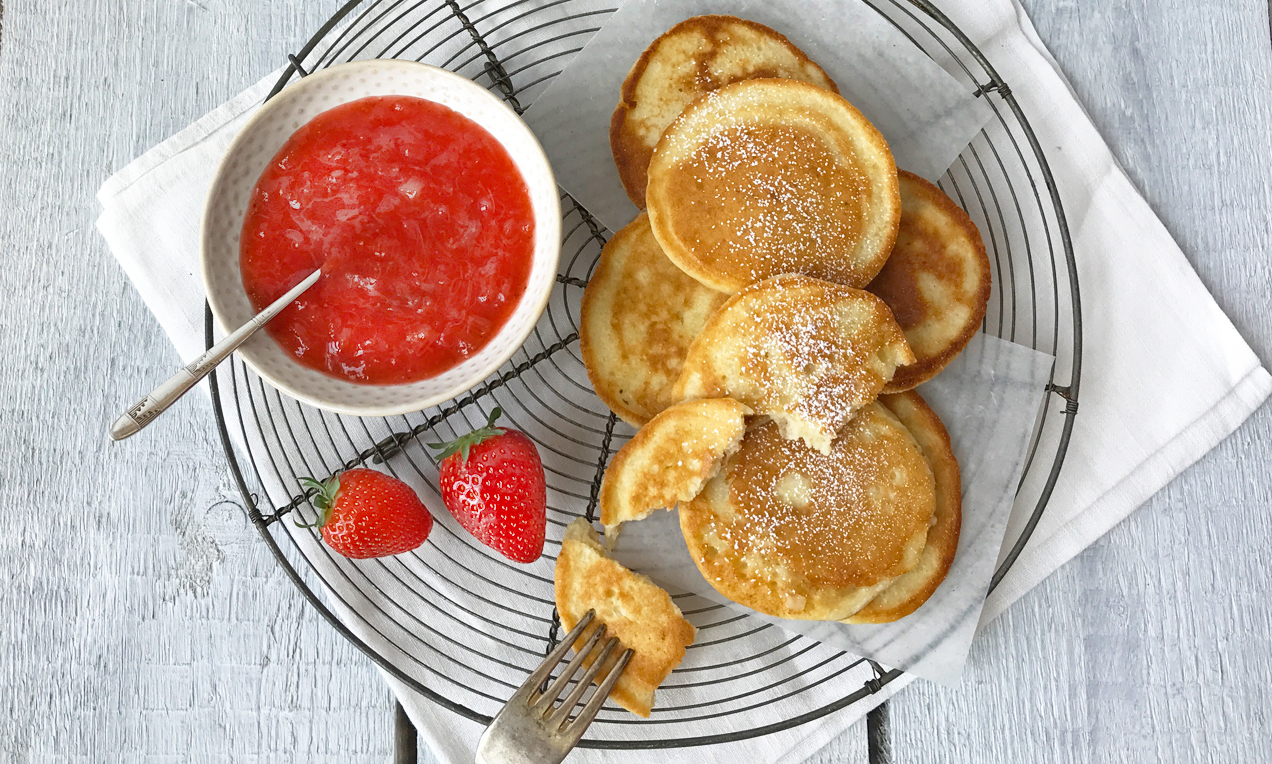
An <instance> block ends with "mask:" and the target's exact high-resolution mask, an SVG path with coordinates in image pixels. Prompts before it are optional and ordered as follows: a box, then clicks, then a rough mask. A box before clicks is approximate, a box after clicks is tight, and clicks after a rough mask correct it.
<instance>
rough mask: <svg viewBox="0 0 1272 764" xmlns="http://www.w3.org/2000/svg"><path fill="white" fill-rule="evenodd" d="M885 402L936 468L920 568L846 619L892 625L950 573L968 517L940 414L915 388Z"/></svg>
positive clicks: (882, 398) (886, 397) (884, 398)
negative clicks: (932, 510)
mask: <svg viewBox="0 0 1272 764" xmlns="http://www.w3.org/2000/svg"><path fill="white" fill-rule="evenodd" d="M879 404H880V405H882V406H883V407H884V408H886V409H887V410H888V411H890V412H892V414H894V415H895V416H896V418H897V419H898V421H900V422H901V424H903V425H905V428H906V429H907V430H909V431H910V435H912V436H913V437H914V440H915V442H916V443H918V445H919V450H920V451H921V452H922V453H923V458H924V459H925V460H926V461H927V463H928V466H929V467H930V468H931V469H932V477H933V479H934V481H935V482H934V486H935V491H936V512H935V514H934V515H933V517H932V527H931V528H930V529H928V534H927V541H926V543H925V544H924V546H923V551H922V552H920V553H919V561H918V563H917V564H916V565H915V566H914V568H913V569H911V570H910V571H909V572H908V573H906V574H904V575H902V576H901V577H900V578H897V579H896V580H895V581H893V582H892V583H891V584H889V585H888V587H887V588H886V589H884V590H883V591H881V592H879V593H878V594H877V595H875V598H874V599H872V600H870V604H868V605H866V606H865V607H864V608H862V609H861V610H858V611H857V612H856V613H855V614H853V615H852V616H851V617H849V618H847V619H846V620H845V621H844V622H845V623H889V622H891V621H895V620H897V619H899V618H903V617H905V616H907V615H909V614H910V613H913V612H914V611H915V610H918V609H919V606H921V605H922V604H923V603H924V602H927V601H928V598H929V597H931V596H932V594H933V592H935V591H936V589H937V587H938V586H940V585H941V582H942V581H944V580H945V574H946V573H948V572H949V570H950V565H952V564H953V563H954V554H955V552H957V551H958V535H959V529H960V527H961V526H962V520H963V514H962V513H963V486H962V482H961V481H962V479H961V477H960V475H959V470H958V460H957V459H956V458H954V451H953V449H951V448H950V436H949V433H947V432H946V431H945V425H943V424H941V420H940V418H939V417H937V415H936V412H934V411H933V410H932V409H931V408H929V407H928V405H927V403H926V402H925V401H924V400H923V398H922V397H920V396H919V394H918V393H916V392H914V391H913V390H910V391H908V392H904V393H898V394H896V395H881V396H879Z"/></svg>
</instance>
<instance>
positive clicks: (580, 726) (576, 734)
mask: <svg viewBox="0 0 1272 764" xmlns="http://www.w3.org/2000/svg"><path fill="white" fill-rule="evenodd" d="M631 659H632V649H631V648H630V647H629V648H627V649H626V650H624V651H623V654H622V655H620V656H618V663H615V664H614V668H612V669H610V672H609V673H608V674H606V675H605V680H604V681H603V682H601V686H600V687H597V688H596V692H595V693H593V695H592V697H590V698H588V701H587V705H586V706H583V710H582V711H580V712H579V715H578V716H576V717H574V721H572V722H570V724H569V726H568V727H566V728H565V729H564V730H563V732H564V734H565V735H566V737H568V738H569V739H570V740H571V741H573V742H578V739H579V738H581V737H583V732H584V731H586V730H587V727H588V725H589V724H591V723H592V720H593V719H595V718H596V712H597V711H600V710H601V706H602V705H604V703H605V699H606V698H608V697H609V694H610V690H612V689H614V684H615V683H616V682H617V681H618V678H619V677H620V676H622V675H623V669H625V668H627V662H628V661H630V660H631Z"/></svg>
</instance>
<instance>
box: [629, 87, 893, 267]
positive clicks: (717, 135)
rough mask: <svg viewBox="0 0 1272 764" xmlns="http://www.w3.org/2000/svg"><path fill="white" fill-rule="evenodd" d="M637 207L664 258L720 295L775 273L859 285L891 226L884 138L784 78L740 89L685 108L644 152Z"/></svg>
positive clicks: (849, 108) (814, 90) (836, 101)
mask: <svg viewBox="0 0 1272 764" xmlns="http://www.w3.org/2000/svg"><path fill="white" fill-rule="evenodd" d="M645 201H646V209H647V210H648V211H649V223H650V225H651V226H652V227H653V229H654V236H655V237H657V239H658V243H659V244H661V245H662V248H663V251H664V252H666V253H667V257H669V258H671V261H672V262H673V263H675V264H676V265H678V266H680V267H681V269H683V270H684V272H685V273H688V274H689V275H690V276H693V277H694V278H696V279H698V280H699V281H701V282H702V283H703V284H705V285H706V286H709V287H711V288H712V289H717V290H719V291H721V292H736V291H737V290H739V289H741V288H742V287H744V286H746V285H747V284H752V283H754V282H756V281H760V280H762V279H766V278H769V277H771V276H776V275H778V274H781V273H802V274H804V275H806V276H815V277H816V278H819V279H825V280H827V281H834V282H838V283H840V284H845V285H847V286H854V287H864V286H865V285H866V284H869V283H870V280H871V279H873V278H874V277H875V275H876V274H878V273H879V269H880V268H882V267H883V263H884V261H885V260H887V259H888V254H889V253H890V252H891V251H892V245H893V243H894V242H895V241H896V238H897V226H898V224H899V222H900V219H901V197H900V193H899V191H898V183H897V168H896V163H895V162H894V161H893V159H892V152H891V151H889V149H888V144H887V142H885V141H884V139H883V136H882V135H880V134H879V131H878V130H876V129H875V127H874V125H872V124H870V122H868V121H867V120H866V118H865V117H863V116H862V115H861V112H859V111H857V109H856V108H854V107H853V105H852V104H850V103H848V102H847V101H845V100H844V99H843V98H841V97H840V96H839V95H837V94H835V93H832V92H830V91H829V90H826V89H824V88H819V87H817V86H816V85H810V84H808V83H805V82H797V81H795V80H778V79H753V80H743V81H742V82H735V83H733V84H732V85H725V86H724V87H722V88H720V89H719V90H716V91H714V92H711V93H708V94H707V95H704V96H702V97H701V98H699V99H698V100H696V101H694V102H693V103H691V104H690V105H689V106H688V107H686V108H685V110H684V112H683V113H682V114H681V115H680V116H679V117H677V118H676V120H675V121H674V122H672V123H671V126H670V127H668V128H667V130H666V132H664V133H663V136H662V138H661V139H660V140H659V141H658V145H657V147H656V148H655V149H654V156H653V158H652V159H651V160H650V162H649V185H648V187H647V188H646V190H645Z"/></svg>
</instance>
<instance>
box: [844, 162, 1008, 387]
mask: <svg viewBox="0 0 1272 764" xmlns="http://www.w3.org/2000/svg"><path fill="white" fill-rule="evenodd" d="M900 178H901V230H900V232H899V233H898V234H897V244H896V246H895V247H894V248H893V250H892V256H891V257H889V258H888V262H887V263H886V264H885V265H884V266H883V270H882V271H880V272H879V275H878V276H876V277H875V280H874V281H872V282H870V286H868V287H866V288H867V289H869V290H870V291H871V292H874V293H875V294H877V295H879V296H880V297H882V298H883V301H884V302H886V303H888V307H889V308H892V314H893V315H894V316H896V319H897V323H899V324H901V328H902V329H903V330H904V331H905V338H906V340H907V341H908V342H909V343H910V348H911V349H912V350H913V351H914V355H915V358H916V359H917V360H916V361H915V362H914V363H913V364H911V365H909V366H906V367H905V368H902V369H898V370H897V373H896V376H894V377H893V378H892V381H891V382H889V383H888V385H887V387H885V388H884V391H885V392H889V393H899V392H901V391H903V390H909V389H911V388H914V387H917V386H918V385H920V384H922V383H924V382H926V381H928V380H929V379H931V378H932V377H935V376H936V375H937V374H939V373H940V371H941V370H942V369H944V368H945V367H946V365H948V364H949V362H950V361H952V360H954V358H955V357H956V356H958V354H959V353H961V352H963V348H965V347H967V343H968V342H971V340H972V337H974V336H976V332H977V330H978V329H980V325H981V321H983V320H984V319H985V306H986V305H987V304H989V290H990V271H989V257H988V256H987V255H986V254H985V243H984V242H983V241H981V236H980V231H978V230H976V224H975V223H973V222H972V219H971V218H969V217H968V216H967V213H966V212H963V210H961V209H959V206H958V205H957V204H955V203H954V200H953V199H950V198H949V197H948V196H946V195H945V192H943V191H941V189H939V188H937V187H936V186H934V185H932V184H931V183H928V182H927V181H926V180H924V179H923V178H920V177H919V176H917V175H914V174H912V173H908V172H901V173H900Z"/></svg>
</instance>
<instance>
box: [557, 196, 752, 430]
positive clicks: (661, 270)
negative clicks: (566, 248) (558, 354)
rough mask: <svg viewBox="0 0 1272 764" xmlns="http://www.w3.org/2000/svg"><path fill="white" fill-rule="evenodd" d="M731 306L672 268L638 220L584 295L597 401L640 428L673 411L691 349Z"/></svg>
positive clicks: (584, 331)
mask: <svg viewBox="0 0 1272 764" xmlns="http://www.w3.org/2000/svg"><path fill="white" fill-rule="evenodd" d="M727 299H728V295H726V294H723V293H721V292H717V291H715V290H713V289H708V288H707V287H704V286H703V285H702V284H700V283H698V282H697V281H696V280H694V279H693V278H690V277H689V276H687V275H686V274H685V273H684V271H682V270H680V269H679V268H677V267H676V265H675V264H674V263H672V262H671V261H670V260H668V259H667V256H666V255H665V254H663V251H662V248H661V247H659V246H658V241H657V240H656V239H654V234H653V233H652V232H651V231H650V229H649V218H648V217H647V216H646V215H645V214H644V213H641V214H640V215H638V216H637V217H636V219H635V220H633V221H632V222H631V223H628V224H627V225H626V226H624V227H623V229H622V230H620V231H619V232H618V233H616V234H614V235H613V236H612V237H611V238H610V240H609V241H608V242H607V243H606V244H605V248H604V249H603V250H602V251H601V258H600V260H599V261H598V262H597V264H596V269H595V270H594V271H593V273H592V278H591V279H590V280H589V281H588V282H587V287H586V288H585V289H584V290H583V306H582V314H581V321H580V322H579V350H580V352H581V353H582V355H583V365H584V366H585V367H586V368H587V376H588V379H589V380H591V382H592V387H593V388H594V389H595V390H596V395H597V396H598V397H599V398H600V399H601V401H603V402H604V403H605V405H606V406H609V408H610V410H611V411H613V412H614V413H615V414H617V415H618V416H619V418H620V419H622V420H623V421H624V422H627V423H628V424H630V425H632V426H633V427H640V426H641V425H643V424H645V423H646V422H648V421H649V420H650V419H652V418H653V417H654V415H655V414H657V413H658V412H660V411H662V410H663V409H665V408H667V407H668V406H670V405H671V404H672V403H673V402H674V400H673V399H672V397H671V387H672V385H673V384H675V382H676V378H677V377H679V376H680V369H681V366H682V365H683V364H684V360H685V354H686V353H688V352H689V344H690V343H691V342H693V339H694V338H695V337H697V336H698V333H699V332H701V331H702V327H704V326H706V323H707V319H708V318H710V317H711V315H712V314H713V313H715V311H716V309H717V308H719V307H720V306H721V305H723V304H724V301H725V300H727Z"/></svg>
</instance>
